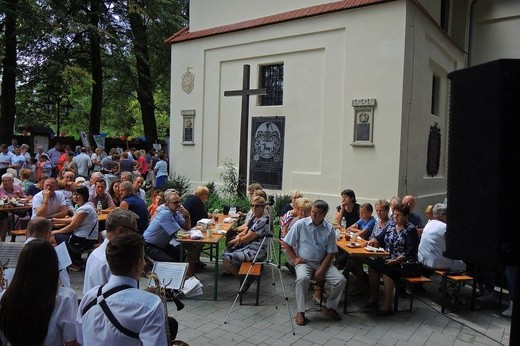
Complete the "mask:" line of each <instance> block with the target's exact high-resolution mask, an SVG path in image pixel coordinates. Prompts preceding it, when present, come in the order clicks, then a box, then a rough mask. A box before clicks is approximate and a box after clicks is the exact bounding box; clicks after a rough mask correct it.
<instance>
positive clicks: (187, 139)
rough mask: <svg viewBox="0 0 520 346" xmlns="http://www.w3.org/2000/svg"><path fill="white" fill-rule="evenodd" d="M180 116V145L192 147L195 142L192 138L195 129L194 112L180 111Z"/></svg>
mask: <svg viewBox="0 0 520 346" xmlns="http://www.w3.org/2000/svg"><path fill="white" fill-rule="evenodd" d="M181 115H182V144H183V145H194V144H195V140H194V138H193V135H194V133H193V131H194V128H195V126H194V125H195V110H194V109H184V110H181Z"/></svg>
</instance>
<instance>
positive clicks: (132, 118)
mask: <svg viewBox="0 0 520 346" xmlns="http://www.w3.org/2000/svg"><path fill="white" fill-rule="evenodd" d="M187 3H188V0H147V1H144V0H126V1H116V0H114V1H110V0H19V1H2V2H1V5H0V10H1V12H0V28H1V31H0V59H1V61H2V65H1V68H2V71H1V72H2V90H3V92H2V99H1V100H2V108H1V109H2V112H1V118H0V120H1V121H2V129H9V128H10V129H11V130H10V131H9V130H5V131H0V141H1V142H6V141H9V140H10V136H12V131H13V128H15V127H18V128H20V127H21V126H27V125H42V126H48V127H50V128H51V129H52V130H54V131H55V132H56V131H57V126H56V121H57V117H58V112H59V114H60V119H61V126H60V132H65V133H68V134H77V133H79V131H90V132H91V133H93V134H96V133H106V134H107V135H108V136H121V135H126V136H133V137H136V136H143V135H146V137H147V138H148V139H149V140H150V143H151V142H153V140H154V139H157V137H159V138H161V137H163V136H165V135H166V131H167V129H168V127H169V120H168V117H169V77H170V73H169V71H170V54H169V51H170V47H169V46H168V45H165V44H164V42H163V41H164V38H166V37H168V36H170V35H172V34H173V33H174V32H176V31H178V30H179V29H180V28H181V27H182V26H184V25H186V23H187V15H186V14H187ZM13 5H14V6H13ZM12 18H14V19H15V23H16V24H15V29H16V30H15V39H16V45H15V49H17V50H15V51H14V65H13V50H12V43H11V42H12V38H13V37H12V34H10V32H9V31H8V30H7V29H8V28H9V24H10V23H12ZM11 27H12V26H11ZM10 39H11V41H10ZM13 66H14V67H13ZM13 71H14V72H13ZM10 72H11V75H10V74H9V73H10ZM4 83H5V86H4ZM46 101H47V102H48V101H50V102H51V103H53V107H52V109H51V110H46V109H45V107H44V103H45V102H46ZM68 103H70V105H71V106H72V109H71V110H70V111H69V112H68V114H67V112H66V110H65V107H64V106H65V105H66V104H68ZM58 106H59V108H58ZM4 125H6V126H4Z"/></svg>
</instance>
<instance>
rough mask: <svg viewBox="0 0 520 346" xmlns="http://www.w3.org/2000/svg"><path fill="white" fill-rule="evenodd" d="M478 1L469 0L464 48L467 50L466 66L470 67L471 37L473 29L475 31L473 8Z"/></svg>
mask: <svg viewBox="0 0 520 346" xmlns="http://www.w3.org/2000/svg"><path fill="white" fill-rule="evenodd" d="M477 2H478V0H470V2H468V6H467V9H466V34H465V37H464V50H465V52H466V54H465V58H464V67H469V66H470V64H471V57H470V53H471V51H470V50H471V48H472V47H471V38H472V36H473V35H472V31H473V14H474V13H473V10H474V7H473V6H474V5H475V4H476V3H477Z"/></svg>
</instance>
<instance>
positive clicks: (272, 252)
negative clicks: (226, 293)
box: [224, 235, 295, 335]
mask: <svg viewBox="0 0 520 346" xmlns="http://www.w3.org/2000/svg"><path fill="white" fill-rule="evenodd" d="M265 242H267V256H266V259H265V260H264V261H257V257H258V254H259V252H257V253H256V255H255V258H253V261H252V262H251V266H250V267H249V269H248V271H247V273H246V276H245V277H244V280H243V281H242V284H240V288H239V289H238V292H237V295H236V296H235V300H234V301H233V304H232V305H231V308H229V311H228V313H227V315H226V319H225V321H224V324H226V323H227V321H228V319H229V315H230V314H231V311H233V308H234V307H235V304H236V303H237V300H238V298H239V297H240V295H241V294H243V293H244V292H243V288H244V286H245V284H246V282H247V279H248V278H249V274H250V273H251V270H252V269H253V265H254V264H256V263H258V264H264V265H269V266H270V267H271V274H272V275H271V276H272V279H273V281H272V283H271V285H272V286H273V291H274V304H275V308H276V309H278V305H277V303H276V284H275V274H274V267H276V268H277V269H278V277H279V278H280V284H281V285H282V292H283V296H284V299H285V306H286V307H287V314H288V315H289V321H290V322H291V328H292V333H293V335H295V332H294V324H293V320H292V317H291V310H290V308H289V298H288V297H287V293H286V292H285V285H284V284H283V277H282V270H281V266H280V258H279V257H278V254H277V251H276V249H275V247H274V240H273V235H266V236H264V237H263V239H262V242H261V243H260V249H261V248H262V247H263V246H264V244H265ZM273 259H274V261H275V262H273Z"/></svg>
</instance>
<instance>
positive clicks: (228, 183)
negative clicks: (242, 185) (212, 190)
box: [218, 158, 240, 198]
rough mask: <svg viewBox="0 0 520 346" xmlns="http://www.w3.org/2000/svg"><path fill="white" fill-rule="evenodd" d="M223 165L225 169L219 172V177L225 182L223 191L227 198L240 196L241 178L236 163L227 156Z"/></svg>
mask: <svg viewBox="0 0 520 346" xmlns="http://www.w3.org/2000/svg"><path fill="white" fill-rule="evenodd" d="M222 166H224V168H223V170H222V171H221V172H219V173H218V177H219V178H220V179H221V180H222V182H223V186H222V187H221V191H222V193H223V194H224V195H225V196H226V197H227V198H235V197H238V193H237V189H238V184H239V182H240V180H239V176H238V171H237V169H236V167H235V164H234V163H233V161H231V159H229V158H226V159H224V160H222Z"/></svg>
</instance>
